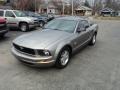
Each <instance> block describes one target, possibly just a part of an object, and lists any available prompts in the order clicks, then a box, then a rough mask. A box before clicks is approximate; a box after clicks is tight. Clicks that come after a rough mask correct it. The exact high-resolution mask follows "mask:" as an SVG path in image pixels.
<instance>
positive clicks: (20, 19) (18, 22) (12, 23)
mask: <svg viewBox="0 0 120 90" xmlns="http://www.w3.org/2000/svg"><path fill="white" fill-rule="evenodd" d="M0 17H4V18H5V19H6V20H7V24H8V27H10V28H11V27H15V28H19V29H20V30H21V31H24V32H25V31H27V30H29V29H30V28H34V27H36V26H37V24H38V20H37V18H32V17H27V16H26V15H25V14H24V13H23V12H22V11H19V10H3V9H0Z"/></svg>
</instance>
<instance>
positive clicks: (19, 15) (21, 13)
mask: <svg viewBox="0 0 120 90" xmlns="http://www.w3.org/2000/svg"><path fill="white" fill-rule="evenodd" d="M13 12H14V13H15V15H16V16H17V17H26V15H25V13H23V12H21V11H13Z"/></svg>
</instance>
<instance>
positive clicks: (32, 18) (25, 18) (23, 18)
mask: <svg viewBox="0 0 120 90" xmlns="http://www.w3.org/2000/svg"><path fill="white" fill-rule="evenodd" d="M17 18H19V19H20V20H26V21H34V20H37V18H34V17H17Z"/></svg>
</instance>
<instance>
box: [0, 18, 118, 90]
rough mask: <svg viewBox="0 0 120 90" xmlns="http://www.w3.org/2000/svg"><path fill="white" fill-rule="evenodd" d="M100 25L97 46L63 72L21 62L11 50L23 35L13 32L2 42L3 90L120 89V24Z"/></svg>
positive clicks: (0, 83) (0, 84) (0, 68)
mask: <svg viewBox="0 0 120 90" xmlns="http://www.w3.org/2000/svg"><path fill="white" fill-rule="evenodd" d="M97 23H98V25H99V32H98V37H97V43H96V45H95V46H93V47H91V46H87V47H86V48H84V49H83V50H81V51H79V52H78V53H77V54H76V55H74V56H73V58H72V60H71V62H70V64H69V65H68V67H66V68H65V69H63V70H58V69H55V68H32V67H28V66H25V65H23V64H21V63H20V62H18V61H17V60H16V59H15V58H14V57H13V56H12V54H11V50H10V48H11V42H12V40H13V39H14V38H15V37H17V36H19V35H21V34H23V32H19V31H10V32H9V33H8V34H7V35H6V38H5V39H1V40H0V90H120V21H115V20H114V21H109V20H107V21H97Z"/></svg>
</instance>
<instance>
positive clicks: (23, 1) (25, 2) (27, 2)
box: [12, 0, 44, 11]
mask: <svg viewBox="0 0 120 90" xmlns="http://www.w3.org/2000/svg"><path fill="white" fill-rule="evenodd" d="M43 2H44V0H36V2H35V0H17V1H16V0H15V1H14V2H13V3H12V6H13V7H14V8H15V9H19V10H30V11H35V7H36V9H37V10H38V8H39V5H40V4H42V3H43ZM35 5H36V6H35Z"/></svg>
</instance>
